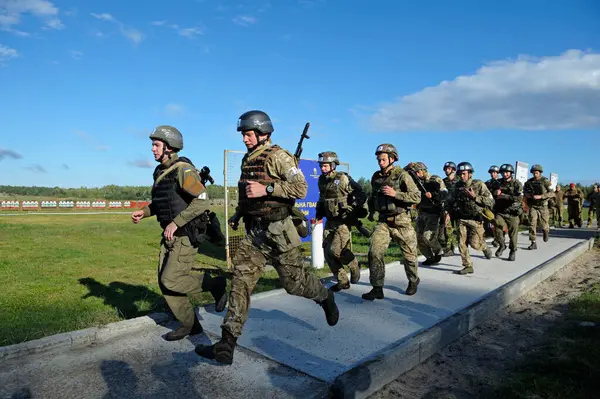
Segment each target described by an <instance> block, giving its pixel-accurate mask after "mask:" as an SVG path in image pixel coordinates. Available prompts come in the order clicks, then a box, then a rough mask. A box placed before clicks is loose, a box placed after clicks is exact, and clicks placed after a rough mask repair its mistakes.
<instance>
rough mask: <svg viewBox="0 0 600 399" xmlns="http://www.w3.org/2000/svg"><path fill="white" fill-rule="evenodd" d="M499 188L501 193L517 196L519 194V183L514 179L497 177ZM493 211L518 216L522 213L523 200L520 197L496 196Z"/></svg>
mask: <svg viewBox="0 0 600 399" xmlns="http://www.w3.org/2000/svg"><path fill="white" fill-rule="evenodd" d="M498 182H499V189H500V190H501V191H502V194H506V195H510V196H517V195H519V194H520V188H519V184H518V183H517V181H516V180H514V179H512V180H511V181H506V180H504V179H499V180H498ZM494 212H495V213H499V214H505V215H510V216H519V215H521V214H522V213H523V201H522V200H521V199H518V200H514V199H507V198H497V199H496V201H495V204H494Z"/></svg>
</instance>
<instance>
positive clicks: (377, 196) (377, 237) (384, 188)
mask: <svg viewBox="0 0 600 399" xmlns="http://www.w3.org/2000/svg"><path fill="white" fill-rule="evenodd" d="M375 156H376V157H377V162H378V164H379V170H378V171H377V172H375V173H374V174H373V177H372V178H371V187H372V191H371V196H370V197H369V220H371V221H373V220H375V216H374V215H375V212H377V213H378V214H379V217H378V218H379V219H378V223H377V225H376V226H375V230H374V231H373V234H372V235H371V240H370V245H369V270H370V281H371V285H372V286H373V288H372V289H371V291H369V292H367V293H365V294H363V295H362V298H363V299H366V300H368V301H372V300H374V299H383V298H384V295H383V285H384V282H385V261H384V255H385V251H387V249H388V246H389V245H390V241H391V240H394V241H395V242H396V243H397V244H398V245H399V246H400V250H401V251H402V253H403V255H404V260H403V263H404V270H405V271H406V276H407V277H408V287H407V289H406V295H414V294H415V293H416V292H417V286H418V285H419V282H420V280H419V277H418V274H417V273H418V272H417V266H418V261H417V255H418V252H417V234H416V232H415V229H414V227H413V225H412V223H411V218H410V211H409V210H410V208H411V207H412V206H413V204H418V203H420V202H421V192H420V191H419V189H418V188H417V186H416V185H415V182H414V181H413V179H412V178H411V177H410V176H409V175H408V173H407V172H406V171H404V170H403V169H402V168H401V167H400V166H395V165H394V162H396V161H397V160H398V151H397V150H396V147H394V146H393V145H392V144H381V145H380V146H378V147H377V149H376V150H375Z"/></svg>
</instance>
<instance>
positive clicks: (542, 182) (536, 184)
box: [526, 176, 548, 206]
mask: <svg viewBox="0 0 600 399" xmlns="http://www.w3.org/2000/svg"><path fill="white" fill-rule="evenodd" d="M546 181H547V179H546V178H545V177H544V176H542V177H541V178H540V179H539V180H536V179H535V178H533V177H532V178H531V179H529V180H527V183H529V184H528V186H529V188H528V189H527V191H526V192H527V193H528V194H532V195H544V194H546V193H547V192H548V189H547V188H546ZM547 203H548V200H547V199H539V200H536V199H534V198H527V204H529V205H530V206H543V205H544V204H547Z"/></svg>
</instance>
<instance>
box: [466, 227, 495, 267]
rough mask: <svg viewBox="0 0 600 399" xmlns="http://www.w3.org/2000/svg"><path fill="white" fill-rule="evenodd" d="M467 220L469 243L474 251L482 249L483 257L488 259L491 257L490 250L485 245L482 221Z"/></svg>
mask: <svg viewBox="0 0 600 399" xmlns="http://www.w3.org/2000/svg"><path fill="white" fill-rule="evenodd" d="M467 222H468V223H467V225H468V226H469V227H470V229H469V230H470V234H469V245H470V246H471V248H473V249H474V250H476V251H482V252H483V253H484V255H485V257H486V258H488V259H490V258H491V257H492V250H491V249H490V248H489V247H488V246H487V243H486V241H485V230H484V228H483V222H478V221H476V220H469V221H467Z"/></svg>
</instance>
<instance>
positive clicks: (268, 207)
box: [238, 145, 295, 222]
mask: <svg viewBox="0 0 600 399" xmlns="http://www.w3.org/2000/svg"><path fill="white" fill-rule="evenodd" d="M280 149H281V147H279V146H277V145H273V146H270V147H267V148H265V149H264V150H263V151H262V152H261V153H260V154H259V155H258V156H256V157H254V158H253V159H251V160H248V158H247V157H246V158H245V159H244V160H243V161H242V174H241V176H240V180H239V182H238V192H239V206H240V209H241V213H242V215H243V216H250V217H252V218H254V219H259V220H261V221H269V222H272V221H276V220H283V219H285V218H286V217H287V216H288V215H289V214H290V212H289V208H290V207H293V206H294V204H295V201H294V200H293V199H286V198H277V197H274V198H271V197H268V196H264V197H260V198H248V197H247V196H246V183H247V182H250V181H256V182H259V183H261V184H263V185H268V184H271V183H277V182H280V181H281V180H280V179H274V178H272V177H270V176H269V173H268V172H267V162H268V161H269V160H270V159H271V157H272V156H273V155H274V154H275V152H276V151H278V150H280Z"/></svg>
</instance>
